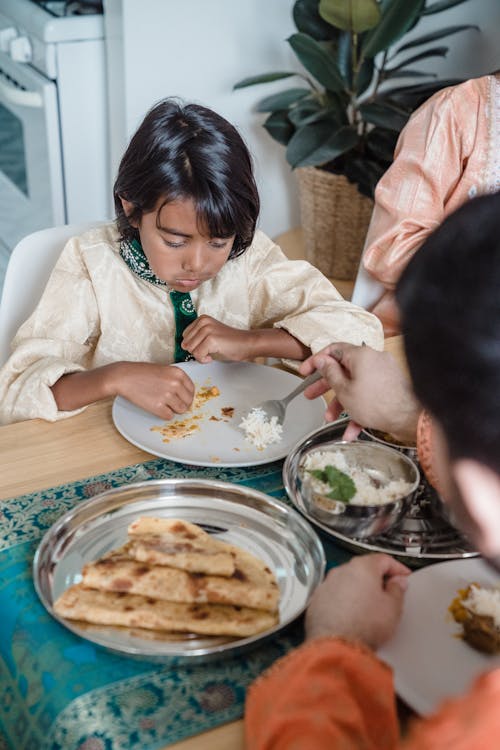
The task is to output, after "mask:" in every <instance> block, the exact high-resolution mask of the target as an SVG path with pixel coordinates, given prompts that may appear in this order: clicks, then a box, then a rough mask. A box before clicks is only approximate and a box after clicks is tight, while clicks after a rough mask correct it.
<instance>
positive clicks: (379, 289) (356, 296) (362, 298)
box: [351, 258, 385, 310]
mask: <svg viewBox="0 0 500 750" xmlns="http://www.w3.org/2000/svg"><path fill="white" fill-rule="evenodd" d="M384 291H385V288H384V285H383V284H381V283H380V281H377V280H376V279H374V278H373V276H370V274H369V273H368V271H367V270H366V269H365V267H364V266H363V258H361V260H360V262H359V268H358V273H357V274H356V279H355V281H354V288H353V290H352V297H351V302H352V303H353V304H354V305H359V306H360V307H364V308H365V310H370V309H371V308H372V307H373V305H374V304H375V303H376V302H378V301H379V299H380V298H381V296H382V294H383V293H384Z"/></svg>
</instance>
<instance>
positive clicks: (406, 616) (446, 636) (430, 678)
mask: <svg viewBox="0 0 500 750" xmlns="http://www.w3.org/2000/svg"><path fill="white" fill-rule="evenodd" d="M474 582H475V583H479V584H482V585H485V586H491V585H499V583H500V580H499V576H498V573H496V572H495V571H494V570H493V569H492V568H490V567H489V566H488V565H487V564H486V563H485V562H484V560H482V559H481V558H472V559H465V560H453V561H451V562H444V563H439V564H437V565H429V566H427V567H425V568H421V569H420V570H417V571H416V572H415V573H412V574H411V576H410V578H409V585H408V590H407V591H406V595H405V602H404V609H403V616H402V619H401V622H400V624H399V626H398V629H397V631H396V633H395V635H394V636H393V638H392V639H391V640H390V641H389V642H388V643H386V644H385V645H384V646H383V647H382V648H381V649H380V650H379V652H378V653H379V656H380V657H381V658H382V659H383V660H384V661H386V662H387V663H388V664H390V665H391V667H392V668H393V670H394V680H395V687H396V692H397V694H398V695H399V696H400V697H401V698H402V699H403V700H404V701H405V703H407V704H408V705H409V706H410V707H411V708H413V709H414V710H415V711H416V712H417V713H419V714H429V713H431V712H433V711H435V710H436V709H437V708H438V707H439V704H440V703H441V701H443V700H444V699H445V698H451V697H455V696H458V695H462V694H463V693H465V692H467V690H468V689H469V688H470V686H471V684H472V682H473V681H474V679H475V678H476V677H478V676H479V675H480V674H481V673H482V672H485V671H486V670H489V669H493V668H494V667H500V655H498V656H493V655H489V654H482V653H481V652H480V651H476V650H475V649H474V648H472V647H471V646H469V645H468V644H467V643H466V642H465V641H464V640H463V639H462V638H461V637H460V633H461V628H460V626H459V625H458V624H457V623H456V622H455V620H454V619H453V617H452V615H451V614H450V612H449V611H448V607H449V605H450V604H451V602H452V600H453V599H454V598H455V596H456V595H457V593H458V590H459V589H463V588H466V587H467V586H468V585H469V584H470V583H474Z"/></svg>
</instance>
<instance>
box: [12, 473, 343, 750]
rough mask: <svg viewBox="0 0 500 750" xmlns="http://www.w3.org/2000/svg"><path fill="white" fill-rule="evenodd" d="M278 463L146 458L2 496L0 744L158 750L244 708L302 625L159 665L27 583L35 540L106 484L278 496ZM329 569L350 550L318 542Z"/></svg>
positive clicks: (42, 749) (17, 748)
mask: <svg viewBox="0 0 500 750" xmlns="http://www.w3.org/2000/svg"><path fill="white" fill-rule="evenodd" d="M281 469H282V462H275V463H272V464H267V465H264V466H257V467H251V468H228V469H222V468H220V467H219V468H217V467H213V468H212V467H210V468H200V467H194V466H185V465H180V464H176V463H173V462H170V461H166V460H163V459H154V460H151V461H148V462H146V463H144V464H137V465H134V466H129V467H127V468H124V469H119V470H117V471H112V472H109V473H107V474H102V475H100V476H96V477H91V478H89V479H85V480H82V481H79V482H73V483H70V484H63V485H60V486H58V487H53V488H51V489H47V490H41V491H39V492H34V493H31V494H28V495H23V496H21V497H16V498H13V499H10V500H6V501H3V502H2V503H0V529H1V534H0V731H1V733H2V737H0V750H2V748H11V749H12V750H157V749H158V748H162V747H164V746H166V745H168V744H171V743H173V742H177V741H178V740H181V739H184V738H185V737H188V736H190V735H193V734H198V733H199V732H203V731H206V730H208V729H211V728H213V727H215V726H217V725H219V724H224V723H226V722H229V721H233V720H235V719H237V718H239V717H241V716H242V714H243V706H244V699H245V691H246V688H247V687H248V685H249V684H250V683H251V682H252V680H253V679H254V678H255V677H257V675H258V674H260V673H261V672H262V671H263V670H264V669H266V668H267V667H268V666H269V665H270V664H271V663H272V662H273V661H275V660H276V659H277V658H279V657H280V656H281V655H283V654H284V653H286V652H287V651H288V650H289V649H290V648H293V647H294V646H295V645H297V644H298V643H299V642H300V640H301V623H300V622H298V623H296V624H294V625H293V626H292V627H291V628H289V629H287V630H286V631H285V632H282V633H281V634H279V635H278V636H276V637H275V638H274V639H271V640H268V641H266V642H265V643H264V644H262V645H260V646H258V647H256V648H255V649H253V650H250V651H247V652H244V653H242V654H240V655H238V656H237V657H232V658H223V659H220V660H218V661H211V662H207V663H201V664H193V665H187V666H175V667H172V666H166V665H161V664H160V665H159V664H158V663H151V662H145V661H139V660H135V659H129V658H126V657H122V656H119V655H116V654H112V653H110V652H107V651H105V650H103V649H101V648H99V647H97V646H94V645H93V644H92V643H90V642H88V641H84V640H82V639H81V638H79V637H77V636H75V635H73V634H72V633H71V632H69V631H68V630H66V628H64V627H63V626H61V625H60V624H59V623H58V622H56V621H55V620H54V619H53V618H52V617H51V616H50V615H49V614H48V613H47V612H46V610H45V609H44V607H43V606H42V604H41V603H40V601H39V600H38V597H37V595H36V592H35V590H34V587H33V580H32V568H31V566H32V562H33V556H34V553H35V550H36V547H37V545H38V543H39V541H40V539H41V537H42V535H43V534H44V533H45V531H46V530H47V529H48V528H50V526H51V525H52V524H53V523H54V521H56V519H57V518H59V516H61V515H62V514H63V513H65V512H66V511H67V510H69V509H70V508H72V507H74V506H75V504H76V503H78V502H79V501H80V500H86V499H88V498H89V497H92V496H94V495H96V494H98V493H100V492H103V491H104V490H106V489H110V488H111V487H116V486H119V485H122V484H128V483H131V482H139V481H141V482H142V481H145V480H149V479H164V478H168V477H186V478H203V479H218V480H221V481H227V482H235V483H237V484H242V485H247V486H249V487H252V488H253V489H256V490H260V491H261V492H265V493H266V494H268V495H272V496H273V497H276V498H278V499H279V500H282V501H285V502H288V500H287V497H286V493H285V491H284V489H283V484H282V479H281ZM322 541H323V544H324V546H325V551H326V554H327V558H328V560H329V564H336V563H338V562H343V561H344V560H346V559H348V558H349V557H350V555H349V553H347V552H345V551H343V550H341V549H340V548H339V547H337V546H336V545H335V544H333V542H332V541H331V540H329V539H326V537H325V538H322Z"/></svg>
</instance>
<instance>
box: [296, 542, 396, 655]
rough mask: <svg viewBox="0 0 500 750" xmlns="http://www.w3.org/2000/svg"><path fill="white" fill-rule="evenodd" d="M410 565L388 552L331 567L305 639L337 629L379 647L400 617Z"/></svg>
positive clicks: (308, 615)
mask: <svg viewBox="0 0 500 750" xmlns="http://www.w3.org/2000/svg"><path fill="white" fill-rule="evenodd" d="M409 573H410V570H409V569H408V568H407V567H406V565H403V564H402V563H399V562H397V560H394V559H393V558H392V557H390V556H389V555H385V554H375V555H363V556H361V557H353V558H352V560H350V562H348V563H346V564H345V565H340V566H339V567H337V568H333V569H332V570H330V571H329V573H328V575H327V576H326V578H325V580H324V581H323V583H321V584H320V585H319V586H318V588H317V589H316V591H315V592H314V594H313V596H312V599H311V603H310V604H309V607H308V609H307V613H306V639H307V640H310V639H312V638H320V637H322V636H326V635H337V636H341V637H344V638H352V639H355V640H359V641H362V643H364V644H365V645H367V646H369V647H370V648H373V649H377V648H379V646H381V645H382V644H383V643H385V642H386V641H387V640H388V639H389V638H390V637H391V635H392V634H393V632H394V630H395V629H396V626H397V624H398V622H399V619H400V617H401V612H402V607H403V598H404V592H405V590H406V587H407V584H408V575H409Z"/></svg>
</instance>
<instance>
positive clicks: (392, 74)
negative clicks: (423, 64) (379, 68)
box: [382, 68, 437, 81]
mask: <svg viewBox="0 0 500 750" xmlns="http://www.w3.org/2000/svg"><path fill="white" fill-rule="evenodd" d="M436 76H437V73H426V72H425V71H423V70H413V69H412V68H392V69H389V68H386V69H385V70H384V74H383V76H382V80H384V81H386V80H387V81H388V80H389V79H391V78H436Z"/></svg>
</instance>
